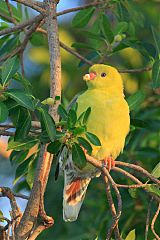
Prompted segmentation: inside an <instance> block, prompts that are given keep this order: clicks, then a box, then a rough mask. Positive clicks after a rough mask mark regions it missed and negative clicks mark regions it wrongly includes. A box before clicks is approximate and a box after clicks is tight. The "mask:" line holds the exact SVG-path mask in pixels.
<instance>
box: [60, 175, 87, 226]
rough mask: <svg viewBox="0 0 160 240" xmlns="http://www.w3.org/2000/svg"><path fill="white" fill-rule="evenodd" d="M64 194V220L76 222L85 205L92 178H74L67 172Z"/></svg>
mask: <svg viewBox="0 0 160 240" xmlns="http://www.w3.org/2000/svg"><path fill="white" fill-rule="evenodd" d="M64 175H65V176H64V177H65V186H64V192H63V219H64V220H65V221H66V222H72V221H75V220H76V219H77V217H78V214H79V211H80V208H81V205H82V203H83V200H84V197H85V194H86V190H87V187H88V184H89V182H90V180H91V179H90V178H81V177H73V179H72V180H71V177H70V175H68V174H67V173H66V172H65V174H64Z"/></svg>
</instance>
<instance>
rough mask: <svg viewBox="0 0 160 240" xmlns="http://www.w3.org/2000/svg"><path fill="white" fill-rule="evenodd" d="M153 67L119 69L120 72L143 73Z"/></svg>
mask: <svg viewBox="0 0 160 240" xmlns="http://www.w3.org/2000/svg"><path fill="white" fill-rule="evenodd" d="M151 70H152V67H144V68H135V69H119V70H118V71H119V72H120V73H143V72H147V71H151Z"/></svg>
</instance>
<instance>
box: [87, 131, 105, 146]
mask: <svg viewBox="0 0 160 240" xmlns="http://www.w3.org/2000/svg"><path fill="white" fill-rule="evenodd" d="M85 135H86V137H87V139H88V140H89V141H90V142H91V143H92V144H93V145H95V146H101V142H100V140H99V138H98V137H97V136H96V135H95V134H93V133H90V132H86V134H85Z"/></svg>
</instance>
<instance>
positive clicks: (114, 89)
mask: <svg viewBox="0 0 160 240" xmlns="http://www.w3.org/2000/svg"><path fill="white" fill-rule="evenodd" d="M83 79H84V80H85V81H86V83H87V86H88V90H87V91H85V92H84V93H83V94H82V95H80V96H79V98H78V100H77V103H78V110H77V111H78V115H80V114H81V113H82V112H84V111H85V110H87V108H88V107H91V114H90V116H89V119H88V122H87V131H88V132H91V133H93V134H95V135H96V136H97V137H98V138H99V139H100V141H101V146H100V147H97V146H93V145H92V148H93V151H92V156H93V157H95V158H96V159H97V160H100V161H101V160H103V161H105V162H107V164H108V165H107V166H108V169H109V170H110V169H111V167H112V166H114V164H115V162H114V160H115V159H116V158H117V156H118V155H119V154H120V153H121V152H122V151H123V148H124V144H125V138H126V136H127V134H128V132H129V125H130V117H129V107H128V104H127V102H126V101H125V99H124V94H123V81H122V78H121V75H120V74H119V72H118V71H117V69H116V68H114V67H111V66H108V65H104V64H95V65H93V66H92V67H91V68H90V69H89V73H88V74H86V75H85V76H84V77H83ZM99 175H100V173H99V171H98V170H97V169H96V168H94V167H93V166H91V165H90V164H89V163H87V165H86V167H85V168H84V169H82V170H80V169H78V168H77V167H76V166H75V165H74V164H73V161H72V155H71V154H69V155H68V156H67V162H66V164H65V166H64V179H65V181H64V192H63V218H64V220H65V221H75V220H76V219H77V217H78V214H79V211H80V208H81V205H82V202H83V200H84V197H85V193H86V190H87V187H88V184H89V182H90V180H91V178H93V177H96V176H99Z"/></svg>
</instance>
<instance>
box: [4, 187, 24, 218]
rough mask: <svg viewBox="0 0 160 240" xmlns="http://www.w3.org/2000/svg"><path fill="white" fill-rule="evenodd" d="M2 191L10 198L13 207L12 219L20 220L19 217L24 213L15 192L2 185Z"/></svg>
mask: <svg viewBox="0 0 160 240" xmlns="http://www.w3.org/2000/svg"><path fill="white" fill-rule="evenodd" d="M0 192H1V194H2V196H6V197H7V198H8V199H9V200H10V205H11V208H12V213H11V217H12V220H13V219H14V220H15V219H16V221H18V222H19V218H20V217H21V216H22V213H21V211H20V209H19V207H18V205H17V202H16V199H15V197H14V194H13V193H12V191H11V190H10V189H9V188H7V187H0Z"/></svg>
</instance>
